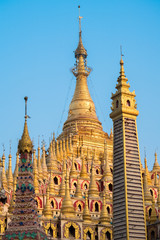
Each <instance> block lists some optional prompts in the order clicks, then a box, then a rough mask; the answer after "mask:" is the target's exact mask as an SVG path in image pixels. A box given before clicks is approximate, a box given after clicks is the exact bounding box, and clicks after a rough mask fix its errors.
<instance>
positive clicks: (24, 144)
mask: <svg viewBox="0 0 160 240" xmlns="http://www.w3.org/2000/svg"><path fill="white" fill-rule="evenodd" d="M24 100H25V123H24V130H23V134H22V137H21V140H19V144H18V150H19V153H21V152H25V151H27V152H32V148H33V144H32V141H31V139H30V136H29V133H28V126H27V118H28V115H27V100H28V97H24Z"/></svg>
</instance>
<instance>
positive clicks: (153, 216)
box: [150, 196, 157, 224]
mask: <svg viewBox="0 0 160 240" xmlns="http://www.w3.org/2000/svg"><path fill="white" fill-rule="evenodd" d="M156 221H157V213H156V209H155V200H154V196H153V200H152V212H151V217H150V223H151V224H152V223H154V222H156Z"/></svg>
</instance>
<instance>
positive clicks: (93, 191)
mask: <svg viewBox="0 0 160 240" xmlns="http://www.w3.org/2000/svg"><path fill="white" fill-rule="evenodd" d="M88 195H89V197H98V196H99V192H98V187H97V184H96V179H95V168H94V164H93V161H92V168H91V179H90V184H89V190H88Z"/></svg>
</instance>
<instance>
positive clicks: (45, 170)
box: [42, 145, 48, 179]
mask: <svg viewBox="0 0 160 240" xmlns="http://www.w3.org/2000/svg"><path fill="white" fill-rule="evenodd" d="M42 152H43V154H42V170H43V178H44V179H47V178H48V172H47V165H46V151H45V146H44V145H43V147H42Z"/></svg>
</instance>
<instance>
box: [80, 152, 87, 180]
mask: <svg viewBox="0 0 160 240" xmlns="http://www.w3.org/2000/svg"><path fill="white" fill-rule="evenodd" d="M81 159H82V166H81V173H80V178H86V179H88V178H89V175H88V173H87V169H86V165H85V159H84V156H82V157H81Z"/></svg>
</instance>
